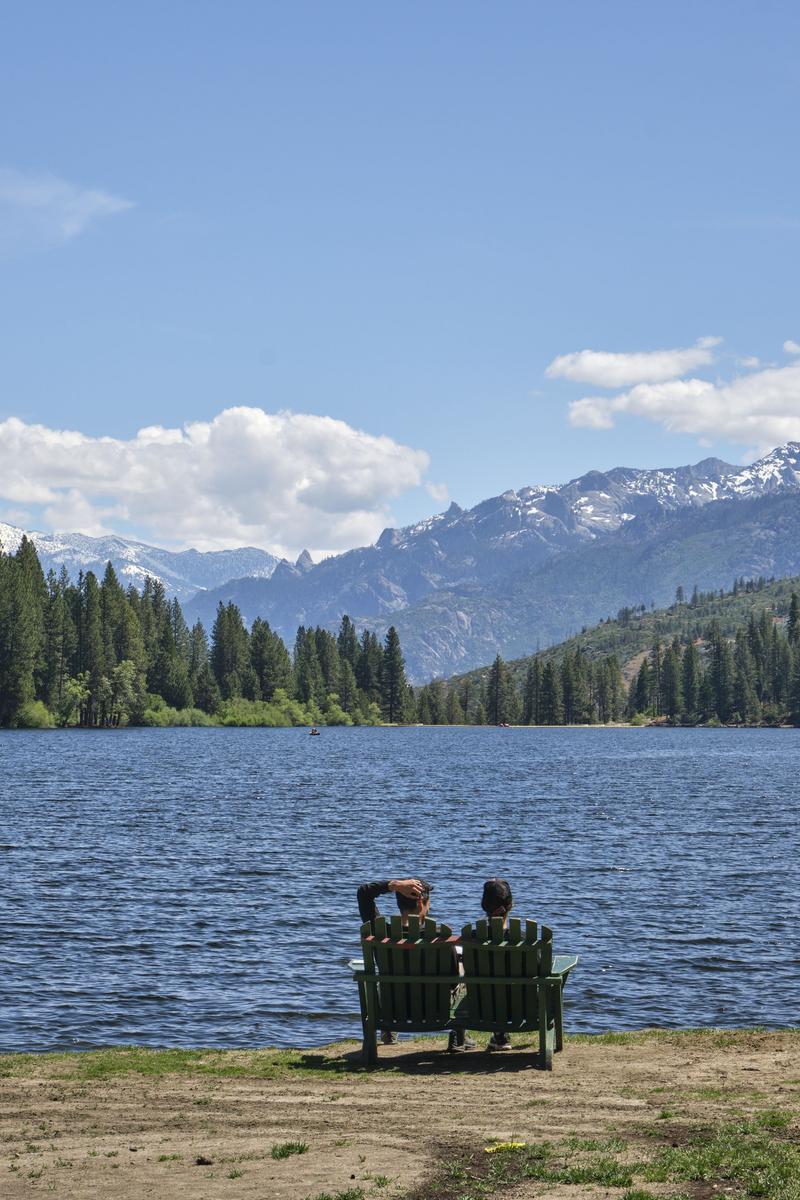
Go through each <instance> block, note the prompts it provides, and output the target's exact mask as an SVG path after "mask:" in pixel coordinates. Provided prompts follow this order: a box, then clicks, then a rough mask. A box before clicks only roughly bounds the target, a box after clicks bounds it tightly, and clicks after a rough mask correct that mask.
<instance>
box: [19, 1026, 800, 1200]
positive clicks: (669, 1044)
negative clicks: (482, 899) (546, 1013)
mask: <svg viewBox="0 0 800 1200" xmlns="http://www.w3.org/2000/svg"><path fill="white" fill-rule="evenodd" d="M515 1041H516V1047H515V1050H514V1051H513V1052H512V1053H508V1054H503V1055H494V1056H490V1055H488V1054H486V1053H484V1052H481V1051H476V1052H472V1053H470V1054H468V1055H465V1056H452V1055H447V1054H446V1053H443V1047H444V1044H445V1043H444V1040H443V1039H435V1040H430V1039H429V1040H426V1041H424V1042H423V1041H415V1042H412V1041H407V1042H401V1043H400V1044H399V1045H398V1046H396V1047H391V1048H385V1049H382V1050H381V1063H380V1066H379V1067H378V1069H376V1070H373V1071H369V1072H366V1071H364V1070H362V1069H361V1067H360V1060H359V1056H358V1047H357V1045H356V1044H355V1043H343V1044H340V1045H336V1046H330V1047H326V1048H324V1049H321V1050H320V1049H316V1050H309V1051H270V1050H264V1051H179V1050H176V1051H144V1050H136V1049H132V1050H109V1051H97V1052H90V1053H83V1054H63V1055H62V1054H56V1055H6V1056H2V1057H0V1194H2V1195H3V1196H4V1197H6V1198H7V1200H17V1198H18V1197H30V1196H31V1195H34V1194H36V1193H45V1192H47V1193H55V1194H57V1195H60V1196H63V1197H64V1198H65V1200H66V1198H74V1200H78V1198H83V1197H87V1198H88V1197H102V1198H103V1200H105V1198H108V1200H117V1198H121V1197H126V1198H128V1197H130V1198H136V1200H138V1198H139V1197H149V1196H152V1197H158V1198H159V1200H177V1198H179V1197H181V1198H182V1197H186V1198H189V1197H191V1198H192V1200H216V1198H217V1197H220V1198H221V1197H225V1198H228V1200H233V1198H239V1197H263V1198H268V1197H275V1198H276V1200H304V1198H305V1197H314V1198H317V1197H325V1200H330V1198H335V1200H361V1197H362V1196H363V1197H367V1196H379V1195H385V1196H395V1197H400V1196H404V1197H418V1198H420V1200H422V1198H423V1197H424V1198H425V1200H434V1198H435V1197H442V1198H447V1200H451V1198H453V1200H455V1198H456V1197H462V1196H463V1197H472V1196H479V1195H481V1196H483V1195H495V1194H496V1195H504V1196H509V1197H512V1196H513V1198H514V1200H521V1198H522V1197H528V1196H539V1197H543V1196H548V1197H549V1196H553V1197H564V1198H565V1200H566V1198H569V1200H581V1198H584V1197H585V1198H586V1200H589V1198H590V1197H591V1198H594V1197H600V1196H619V1197H623V1196H625V1195H626V1194H630V1193H632V1192H633V1191H635V1192H637V1193H638V1192H642V1191H644V1192H646V1193H648V1194H649V1195H652V1196H660V1195H664V1196H666V1195H677V1194H682V1195H690V1196H695V1197H698V1198H699V1200H705V1198H708V1197H711V1196H713V1195H716V1194H717V1193H719V1194H729V1195H733V1194H739V1193H742V1192H743V1191H744V1192H747V1190H748V1189H747V1187H743V1186H742V1180H741V1179H737V1177H736V1172H737V1170H738V1171H739V1173H740V1174H741V1173H745V1174H746V1171H747V1169H748V1168H747V1167H746V1165H743V1166H740V1167H739V1168H736V1167H735V1165H734V1166H731V1165H730V1164H729V1165H728V1166H725V1163H724V1161H723V1162H722V1165H720V1162H719V1161H717V1160H719V1154H717V1160H715V1161H717V1166H716V1168H713V1167H712V1168H709V1167H708V1166H706V1167H705V1168H703V1170H705V1171H706V1173H708V1171H709V1170H711V1176H709V1177H708V1178H705V1179H698V1180H692V1179H691V1178H687V1170H689V1173H691V1168H687V1163H689V1162H690V1160H691V1155H692V1153H693V1151H692V1146H693V1143H694V1142H695V1141H696V1140H697V1138H698V1137H699V1138H700V1139H701V1140H708V1139H709V1138H711V1139H712V1140H713V1139H714V1138H717V1139H718V1140H719V1137H720V1136H722V1135H723V1134H724V1136H726V1137H728V1138H729V1139H731V1138H732V1140H731V1141H730V1144H731V1145H732V1146H733V1145H737V1146H750V1145H751V1144H752V1148H753V1150H754V1153H755V1152H757V1151H759V1147H760V1152H761V1153H762V1155H763V1153H766V1152H767V1151H765V1149H764V1147H765V1146H767V1148H769V1147H773V1149H774V1153H776V1154H777V1155H778V1157H779V1158H781V1156H783V1157H784V1158H785V1156H786V1155H789V1159H787V1160H786V1161H787V1162H788V1161H789V1160H791V1162H794V1159H792V1157H791V1156H792V1155H794V1156H797V1155H798V1145H797V1143H798V1140H799V1139H800V1120H799V1117H800V1111H799V1106H800V1033H796V1032H760V1031H735V1032H731V1031H713V1030H706V1031H698V1032H689V1033H676V1032H659V1031H652V1032H645V1033H638V1034H621V1035H615V1034H610V1035H609V1034H606V1035H601V1036H598V1037H594V1038H572V1039H570V1040H568V1042H567V1045H566V1047H565V1049H564V1052H563V1053H562V1054H559V1055H558V1056H557V1057H556V1062H555V1069H554V1071H553V1072H552V1073H545V1072H542V1071H538V1070H536V1069H534V1066H533V1062H534V1060H533V1057H532V1054H531V1053H528V1052H526V1050H525V1046H526V1041H525V1039H524V1038H522V1037H520V1038H517V1039H515ZM530 1050H531V1051H532V1050H533V1046H532V1045H530ZM737 1131H738V1132H737ZM765 1139H766V1140H765ZM506 1142H510V1143H515V1144H516V1145H515V1146H512V1147H511V1148H507V1149H501V1150H499V1151H495V1150H493V1149H488V1150H487V1148H491V1147H493V1146H495V1145H497V1144H502V1143H506ZM287 1144H290V1145H289V1146H288V1148H287ZM298 1144H299V1145H298ZM714 1144H715V1145H716V1143H714ZM300 1147H305V1148H304V1149H302V1150H301V1151H300V1152H299V1153H298V1152H297V1151H298V1149H300ZM273 1150H275V1154H276V1155H277V1157H276V1156H274V1155H273ZM772 1152H773V1151H772V1150H770V1151H769V1153H772ZM665 1153H666V1158H665V1157H664V1155H665ZM731 1153H733V1151H731ZM532 1156H533V1157H532ZM722 1158H723V1160H724V1152H723V1154H722ZM781 1161H783V1159H782V1158H781ZM665 1163H666V1166H665V1165H664V1164H665ZM659 1164H660V1165H659ZM798 1166H800V1160H798ZM787 1169H788V1168H787ZM714 1170H716V1172H717V1175H718V1176H719V1178H714V1177H713V1171H714ZM520 1171H522V1172H523V1176H524V1177H523V1178H521V1179H520V1178H519V1175H520ZM665 1171H666V1177H665V1178H662V1179H658V1178H654V1175H658V1174H659V1172H660V1173H661V1174H662V1175H664V1172H665ZM798 1178H800V1172H798ZM795 1186H798V1185H797V1184H796V1185H795ZM763 1194H765V1195H774V1196H787V1197H789V1196H791V1195H794V1194H795V1193H794V1192H792V1191H791V1190H790V1191H786V1190H785V1188H784V1190H780V1189H778V1190H777V1191H776V1190H774V1189H773V1190H772V1191H770V1190H769V1188H767V1190H766V1191H765V1192H764V1193H763ZM629 1200H632V1195H629Z"/></svg>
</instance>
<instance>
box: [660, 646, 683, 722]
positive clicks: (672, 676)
mask: <svg viewBox="0 0 800 1200" xmlns="http://www.w3.org/2000/svg"><path fill="white" fill-rule="evenodd" d="M661 695H662V703H663V710H664V712H665V713H666V715H667V716H668V717H669V718H670V719H671V720H674V719H675V718H676V717H678V716H679V714H680V713H682V712H683V681H682V679H681V647H680V642H679V641H678V639H677V638H676V639H675V640H674V641H673V642H672V644H671V645H670V646H669V647H668V648H667V649H666V650H665V651H664V657H663V660H662V665H661Z"/></svg>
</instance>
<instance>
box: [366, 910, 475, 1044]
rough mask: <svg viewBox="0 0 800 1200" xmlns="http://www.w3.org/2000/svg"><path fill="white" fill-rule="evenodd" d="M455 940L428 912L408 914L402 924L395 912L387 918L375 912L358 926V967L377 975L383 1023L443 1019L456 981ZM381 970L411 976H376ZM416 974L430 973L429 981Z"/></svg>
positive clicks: (387, 1025)
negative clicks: (406, 978) (360, 953)
mask: <svg viewBox="0 0 800 1200" xmlns="http://www.w3.org/2000/svg"><path fill="white" fill-rule="evenodd" d="M455 942H456V939H455V938H454V937H453V931H452V929H451V928H450V927H449V926H448V925H437V923H436V922H435V921H434V920H433V918H432V917H426V918H425V919H424V920H423V919H420V917H418V916H411V917H409V918H408V924H407V925H406V926H404V925H403V923H402V918H401V917H400V915H399V913H397V914H395V915H394V916H392V917H391V918H390V920H389V921H387V920H386V918H385V917H376V919H375V920H374V921H372V922H369V921H368V922H367V923H366V924H365V925H362V926H361V947H362V950H363V951H364V971H365V972H366V973H367V974H369V975H376V976H377V979H378V984H379V995H380V1021H381V1024H382V1027H383V1028H398V1027H402V1026H404V1025H407V1026H408V1027H409V1028H413V1027H414V1026H419V1025H423V1026H425V1025H430V1026H431V1027H437V1026H438V1027H439V1028H441V1027H442V1026H444V1025H446V1024H447V1021H448V1020H449V1017H450V990H451V987H452V986H453V985H454V984H455V983H456V982H457V977H456V972H455ZM382 975H383V976H387V975H389V976H391V975H408V976H417V978H416V979H412V980H410V981H409V982H408V983H400V982H394V981H387V982H381V976H382ZM419 976H423V977H424V976H431V977H432V980H431V983H425V982H421V981H420V979H419ZM437 976H438V977H439V978H438V980H437V979H436V978H435V977H437ZM442 977H444V978H442ZM450 980H452V983H451V982H449V981H450Z"/></svg>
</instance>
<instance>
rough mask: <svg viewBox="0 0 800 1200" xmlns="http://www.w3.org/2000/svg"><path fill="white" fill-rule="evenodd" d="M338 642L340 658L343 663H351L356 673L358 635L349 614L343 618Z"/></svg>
mask: <svg viewBox="0 0 800 1200" xmlns="http://www.w3.org/2000/svg"><path fill="white" fill-rule="evenodd" d="M336 641H337V644H338V646H339V658H340V659H341V660H342V661H343V662H349V663H350V666H351V667H352V668H353V671H355V669H356V663H357V661H358V634H357V633H356V627H355V625H354V624H353V622H352V621H351V620H350V618H349V617H348V615H347V613H345V615H344V616H343V617H342V620H341V623H340V625H339V634H338V636H337V638H336Z"/></svg>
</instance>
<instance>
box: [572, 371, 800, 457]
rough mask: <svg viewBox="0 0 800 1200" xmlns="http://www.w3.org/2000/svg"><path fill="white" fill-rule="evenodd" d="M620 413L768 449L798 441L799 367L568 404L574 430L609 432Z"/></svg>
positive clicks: (646, 387) (654, 386) (672, 383)
mask: <svg viewBox="0 0 800 1200" xmlns="http://www.w3.org/2000/svg"><path fill="white" fill-rule="evenodd" d="M622 413H629V414H633V415H635V416H639V417H646V418H647V419H648V420H650V421H655V422H656V423H657V424H659V425H661V426H662V427H663V428H664V429H666V430H668V431H669V432H670V433H692V434H697V435H698V436H700V437H710V438H712V439H713V440H719V439H720V438H724V439H727V440H729V441H733V442H740V443H742V444H744V445H747V446H751V447H757V448H758V449H760V450H769V449H771V448H772V447H773V446H777V445H780V444H782V443H783V442H788V441H796V440H800V363H791V364H789V365H788V366H785V367H770V368H765V369H764V370H761V371H755V372H753V373H752V374H749V375H742V376H738V377H737V378H735V379H732V380H731V381H729V382H727V383H725V382H719V383H709V382H708V381H707V380H704V379H673V380H669V381H665V382H663V383H640V384H637V385H636V386H635V387H633V388H631V389H630V390H629V391H627V392H621V393H620V394H619V395H617V396H610V397H606V396H589V397H586V398H585V399H583V400H577V401H575V402H574V403H573V404H571V405H570V409H569V418H570V422H571V423H572V424H573V425H582V426H587V427H589V428H592V429H611V428H612V427H613V425H614V421H615V418H616V417H617V416H619V415H620V414H622Z"/></svg>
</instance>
